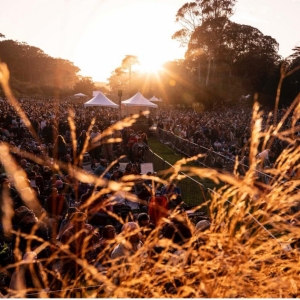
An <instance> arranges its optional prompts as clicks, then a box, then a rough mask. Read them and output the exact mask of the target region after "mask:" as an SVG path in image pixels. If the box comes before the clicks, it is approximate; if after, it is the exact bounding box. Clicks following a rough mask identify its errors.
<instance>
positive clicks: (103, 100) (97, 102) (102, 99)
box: [84, 92, 119, 108]
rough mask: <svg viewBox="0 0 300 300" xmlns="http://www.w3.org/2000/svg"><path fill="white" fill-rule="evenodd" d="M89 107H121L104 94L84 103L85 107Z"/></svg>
mask: <svg viewBox="0 0 300 300" xmlns="http://www.w3.org/2000/svg"><path fill="white" fill-rule="evenodd" d="M87 106H106V107H113V108H118V107H119V105H118V104H116V103H114V102H112V101H111V100H109V99H108V98H107V97H106V96H105V95H104V94H102V93H101V92H99V93H98V95H96V96H95V97H94V98H92V99H91V100H89V101H87V102H85V103H84V107H87Z"/></svg>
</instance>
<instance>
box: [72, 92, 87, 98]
mask: <svg viewBox="0 0 300 300" xmlns="http://www.w3.org/2000/svg"><path fill="white" fill-rule="evenodd" d="M74 97H76V98H81V97H87V95H85V94H82V93H79V94H75V95H74Z"/></svg>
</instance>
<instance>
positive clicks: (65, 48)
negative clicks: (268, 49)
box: [0, 0, 300, 81]
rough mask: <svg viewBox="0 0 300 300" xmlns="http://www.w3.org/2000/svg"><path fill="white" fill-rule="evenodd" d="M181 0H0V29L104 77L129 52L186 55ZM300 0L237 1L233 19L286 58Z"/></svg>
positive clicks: (298, 24) (158, 60)
mask: <svg viewBox="0 0 300 300" xmlns="http://www.w3.org/2000/svg"><path fill="white" fill-rule="evenodd" d="M186 2H188V1H185V0H0V33H2V34H4V35H5V36H6V38H7V39H13V40H17V41H20V42H26V43H28V44H29V45H32V46H36V47H39V48H41V49H42V50H43V51H44V52H45V53H47V54H49V55H50V56H53V57H61V58H64V59H68V60H70V61H72V62H74V64H75V65H76V66H78V67H79V68H80V69H81V72H80V74H82V75H84V76H92V78H93V80H95V81H106V79H107V78H108V77H109V76H110V74H111V72H112V71H113V70H114V69H115V68H117V67H118V66H120V64H121V61H122V59H123V58H124V57H125V55H127V54H132V55H137V56H138V57H139V59H140V61H141V63H142V64H144V68H146V69H153V68H156V67H157V66H158V65H160V64H162V63H164V62H166V61H168V60H173V59H175V58H183V57H184V52H185V49H184V48H180V47H179V43H178V42H176V41H174V40H172V39H171V36H172V34H173V33H174V32H175V31H176V30H178V29H179V28H180V26H179V24H177V23H175V15H176V12H177V10H178V9H179V8H180V7H181V6H182V5H183V4H184V3H186ZM299 15H300V0H238V2H237V4H236V6H235V15H234V16H233V17H232V18H231V20H232V21H235V22H237V23H240V24H247V25H251V26H253V27H256V28H258V29H259V30H260V31H261V32H262V33H263V34H265V35H270V36H272V37H273V38H275V39H276V40H277V42H278V43H279V45H280V48H279V54H281V55H282V56H288V55H290V54H291V53H292V48H294V47H295V46H300V21H299V19H300V17H299Z"/></svg>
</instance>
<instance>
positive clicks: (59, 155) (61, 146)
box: [53, 135, 67, 160]
mask: <svg viewBox="0 0 300 300" xmlns="http://www.w3.org/2000/svg"><path fill="white" fill-rule="evenodd" d="M53 148H54V153H53V154H54V158H55V159H58V160H62V159H63V158H64V157H65V155H66V154H67V143H66V141H65V139H64V137H63V136H61V135H58V136H57V137H56V139H55V143H54V145H53Z"/></svg>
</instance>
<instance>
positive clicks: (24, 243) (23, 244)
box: [13, 206, 50, 259]
mask: <svg viewBox="0 0 300 300" xmlns="http://www.w3.org/2000/svg"><path fill="white" fill-rule="evenodd" d="M13 223H14V224H15V225H16V226H17V227H18V230H17V231H18V232H20V233H23V234H27V235H28V237H29V238H28V239H27V238H26V237H25V236H22V235H19V234H17V235H18V237H19V238H20V242H19V249H20V251H21V252H22V253H23V254H25V253H26V252H28V251H34V250H35V249H37V248H39V247H41V248H40V252H39V253H37V256H38V258H39V259H42V258H48V257H49V255H50V249H49V247H48V246H45V245H44V242H47V241H49V240H50V238H49V230H48V227H47V225H46V224H45V223H44V222H42V221H39V220H38V219H37V217H36V216H35V214H34V213H33V211H32V210H30V209H29V208H27V207H26V206H21V207H19V208H18V209H16V210H15V216H14V220H13ZM32 233H34V235H35V236H37V237H39V239H35V238H33V237H32ZM13 243H14V244H15V243H16V238H15V239H14V240H13ZM14 247H15V245H14ZM14 247H13V248H14Z"/></svg>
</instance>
